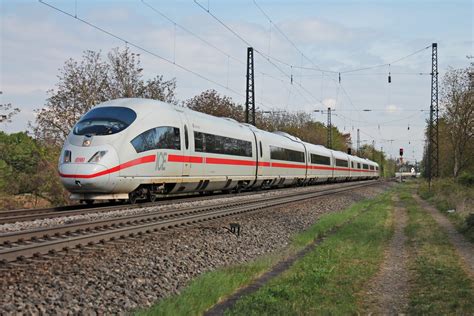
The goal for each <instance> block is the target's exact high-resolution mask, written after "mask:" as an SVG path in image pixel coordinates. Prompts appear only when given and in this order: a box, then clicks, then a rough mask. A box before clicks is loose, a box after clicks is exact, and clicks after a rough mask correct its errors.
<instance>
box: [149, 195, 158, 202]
mask: <svg viewBox="0 0 474 316" xmlns="http://www.w3.org/2000/svg"><path fill="white" fill-rule="evenodd" d="M148 200H149V201H150V202H152V203H153V202H155V201H156V195H155V194H153V193H148Z"/></svg>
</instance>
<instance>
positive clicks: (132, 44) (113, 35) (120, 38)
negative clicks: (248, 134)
mask: <svg viewBox="0 0 474 316" xmlns="http://www.w3.org/2000/svg"><path fill="white" fill-rule="evenodd" d="M38 1H39V2H40V3H41V4H43V5H45V6H47V7H49V8H51V9H53V10H55V11H58V12H60V13H62V14H64V15H66V16H69V17H71V18H73V19H76V20H77V21H79V22H81V23H83V24H86V25H88V26H89V27H91V28H94V29H96V30H98V31H100V32H102V33H104V34H106V35H108V36H110V37H113V38H115V39H117V40H119V41H121V42H124V43H126V45H130V46H132V47H134V48H136V49H138V50H140V51H142V52H145V53H147V54H149V55H151V56H153V57H155V58H158V59H160V60H162V61H164V62H166V63H169V64H171V65H174V66H175V67H177V68H179V69H181V70H183V71H185V72H188V73H190V74H192V75H194V76H196V77H198V78H201V79H203V80H205V81H207V82H210V83H212V84H215V85H216V86H219V87H221V88H223V89H225V90H227V91H230V92H232V93H234V94H236V95H238V96H241V97H243V98H245V95H244V94H243V93H240V92H238V91H237V90H235V89H232V88H229V87H226V86H225V85H223V84H221V83H219V82H217V81H215V80H213V79H211V78H208V77H206V76H204V75H202V74H200V73H199V72H197V71H194V70H192V69H190V68H188V67H186V66H183V65H181V64H179V63H176V62H174V61H173V60H170V59H168V58H166V57H163V56H161V55H159V54H157V53H155V52H152V51H151V50H149V49H147V48H144V47H143V46H141V45H139V44H136V43H134V42H132V41H129V40H128V39H125V38H124V37H122V36H119V35H116V34H114V33H112V32H111V31H108V30H106V29H104V28H102V27H100V26H98V25H95V24H93V23H91V22H89V21H87V20H85V19H83V18H80V17H77V16H75V15H74V14H71V13H69V12H67V11H64V10H62V9H60V8H58V7H56V6H54V5H52V4H50V3H48V2H45V1H44V0H38ZM257 103H258V104H259V105H261V106H262V107H265V108H267V109H271V107H270V106H268V105H266V104H264V103H263V102H257Z"/></svg>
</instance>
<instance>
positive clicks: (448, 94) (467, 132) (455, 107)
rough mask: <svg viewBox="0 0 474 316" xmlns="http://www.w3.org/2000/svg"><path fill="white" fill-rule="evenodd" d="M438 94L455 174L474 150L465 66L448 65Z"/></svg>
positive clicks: (472, 97)
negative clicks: (456, 67) (461, 67)
mask: <svg viewBox="0 0 474 316" xmlns="http://www.w3.org/2000/svg"><path fill="white" fill-rule="evenodd" d="M441 96H442V102H443V105H444V106H445V109H444V112H443V119H444V120H445V121H446V124H447V125H448V128H447V132H448V134H449V136H450V140H451V143H452V156H453V161H454V165H453V176H454V177H457V176H458V175H459V174H460V172H461V171H463V169H464V168H465V167H466V166H467V165H468V161H469V160H470V159H472V155H473V151H474V146H473V140H474V91H473V90H472V88H471V81H470V78H469V69H467V68H466V69H450V70H449V71H448V72H447V73H446V75H445V76H444V79H443V86H442V89H441Z"/></svg>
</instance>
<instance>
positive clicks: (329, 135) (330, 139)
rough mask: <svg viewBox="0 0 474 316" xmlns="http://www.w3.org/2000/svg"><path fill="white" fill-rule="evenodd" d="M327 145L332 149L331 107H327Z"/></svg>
mask: <svg viewBox="0 0 474 316" xmlns="http://www.w3.org/2000/svg"><path fill="white" fill-rule="evenodd" d="M327 147H328V148H329V149H332V122H331V107H328V137H327Z"/></svg>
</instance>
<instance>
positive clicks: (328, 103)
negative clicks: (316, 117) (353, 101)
mask: <svg viewBox="0 0 474 316" xmlns="http://www.w3.org/2000/svg"><path fill="white" fill-rule="evenodd" d="M323 105H324V107H325V109H326V108H331V109H336V105H337V101H336V99H333V98H326V99H324V100H323Z"/></svg>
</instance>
